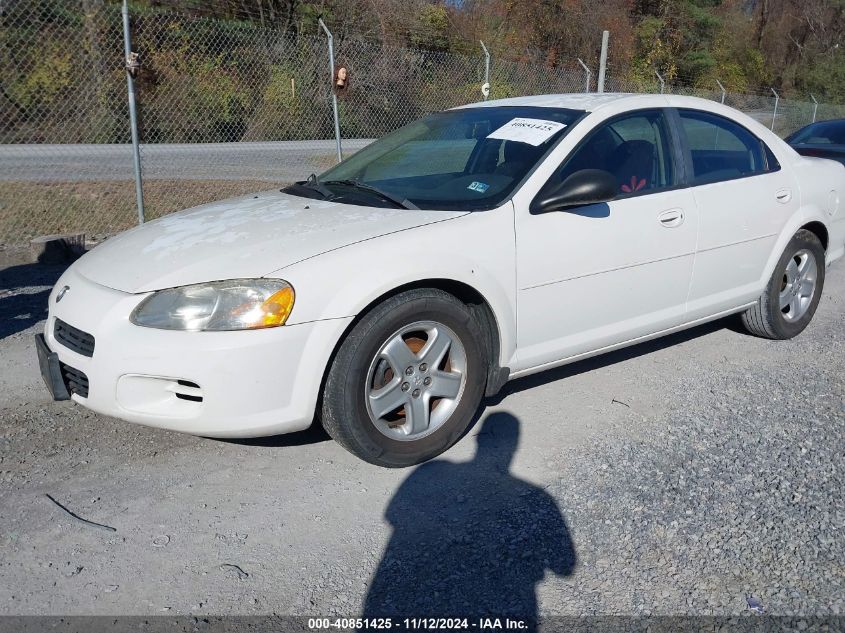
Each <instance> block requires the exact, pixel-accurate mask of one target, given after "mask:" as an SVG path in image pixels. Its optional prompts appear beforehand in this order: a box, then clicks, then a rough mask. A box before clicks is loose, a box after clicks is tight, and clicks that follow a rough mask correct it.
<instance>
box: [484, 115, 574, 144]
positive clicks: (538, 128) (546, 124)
mask: <svg viewBox="0 0 845 633" xmlns="http://www.w3.org/2000/svg"><path fill="white" fill-rule="evenodd" d="M565 127H566V125H564V124H563V123H558V122H557V121H546V120H544V119H522V118H516V119H511V120H510V121H508V122H507V123H505V124H504V125H503V126H502V127H500V128H499V129H497V130H495V131H494V132H492V133H491V134H489V135H488V136H487V138H497V139H502V140H504V141H517V142H519V143H528V144H529V145H534V146H537V145H542V144H543V143H545V142H546V141H548V140H549V139H550V138H551V137H552V136H554V135H555V134H557V133H558V132H560V131H561V130H562V129H563V128H565Z"/></svg>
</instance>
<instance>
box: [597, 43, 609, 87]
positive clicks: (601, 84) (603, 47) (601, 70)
mask: <svg viewBox="0 0 845 633" xmlns="http://www.w3.org/2000/svg"><path fill="white" fill-rule="evenodd" d="M609 40H610V31H602V34H601V61H600V62H599V85H598V88H597V90H598V93H599V94H601V93H603V92H604V76H605V74H606V73H607V45H608V41H609Z"/></svg>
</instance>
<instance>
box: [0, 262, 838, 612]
mask: <svg viewBox="0 0 845 633" xmlns="http://www.w3.org/2000/svg"><path fill="white" fill-rule="evenodd" d="M3 257H5V261H4V260H3ZM13 264H14V258H13V257H12V256H11V255H9V254H8V253H6V254H5V255H4V254H2V253H0V266H3V265H5V266H6V268H5V270H0V317H2V318H1V319H0V324H2V325H0V356H2V359H3V363H2V368H0V393H2V394H3V396H2V401H0V509H2V510H0V614H118V613H128V614H137V615H156V614H195V615H199V614H269V613H275V614H311V615H329V614H337V615H342V616H355V615H359V614H362V613H365V614H370V615H372V614H377V613H403V614H405V615H415V616H416V615H426V614H431V613H440V614H444V615H446V614H448V613H455V612H456V611H457V612H464V613H469V612H475V611H485V612H487V613H491V612H493V613H494V614H497V615H498V614H505V613H517V614H522V615H532V614H541V615H591V614H603V615H615V614H624V615H631V614H666V615H678V614H688V615H717V616H729V615H743V614H745V615H753V614H754V613H758V612H765V613H767V614H775V615H802V616H812V615H815V616H834V615H845V567H843V561H845V538H843V527H845V503H843V490H845V463H843V455H845V439H843V422H845V404H843V402H845V354H843V351H845V331H843V307H845V265H843V263H842V262H839V263H837V264H836V265H834V266H833V267H831V268H830V269H829V270H828V279H827V288H826V289H825V296H824V297H823V299H822V302H821V304H820V307H819V311H818V313H817V315H816V318H815V320H814V322H813V323H812V324H811V326H810V328H809V329H808V330H807V331H805V332H804V333H803V334H802V335H801V336H799V337H798V338H796V339H793V340H792V341H787V342H771V341H764V340H760V339H756V338H753V337H750V336H747V335H745V334H742V333H741V332H740V331H739V330H738V329H737V328H736V322H735V321H734V320H726V321H720V322H717V323H714V324H710V325H707V326H703V327H699V328H696V329H694V330H690V331H688V332H685V333H682V334H679V335H675V336H672V337H668V338H665V339H662V340H660V341H656V342H651V343H647V344H643V345H639V346H637V347H634V348H629V349H627V350H623V351H620V352H616V353H613V354H610V355H606V356H603V357H600V358H597V359H592V360H589V361H585V362H581V363H578V364H575V365H571V366H569V367H565V368H561V369H558V370H553V371H551V372H547V373H545V374H542V375H539V376H533V377H529V378H525V379H522V380H519V381H515V382H513V383H511V384H510V385H508V387H506V390H505V392H504V393H503V394H502V395H501V396H499V397H497V399H496V400H494V401H490V402H488V403H487V406H486V409H485V411H484V412H483V414H482V415H481V417H480V421H479V423H478V424H477V425H476V426H475V427H474V428H473V429H472V431H471V432H470V433H469V435H468V436H467V437H465V438H464V439H463V440H462V441H461V442H460V443H459V444H458V445H457V446H455V447H454V448H453V449H451V450H450V451H449V452H448V453H446V454H445V455H444V456H443V457H442V458H441V459H439V460H436V461H435V462H431V463H429V464H425V465H423V466H420V467H418V468H416V469H410V470H404V471H395V470H384V469H378V468H375V467H372V466H369V465H367V464H364V463H362V462H360V461H358V460H356V459H355V458H353V457H352V456H350V455H348V454H347V453H345V452H344V451H343V450H342V449H340V448H339V447H338V446H336V445H335V444H334V443H333V442H331V441H330V440H328V439H327V438H326V436H325V435H324V434H323V433H322V432H320V430H319V429H312V430H309V431H307V432H304V433H299V434H294V435H290V436H281V437H277V438H266V439H263V440H256V441H246V442H223V441H217V440H210V439H204V438H196V437H190V436H185V435H179V434H175V433H170V432H165V431H158V430H153V429H147V428H143V427H140V426H135V425H130V424H127V423H124V422H121V421H117V420H114V419H109V418H105V417H102V416H99V415H96V414H93V413H90V412H88V411H86V410H85V409H83V408H81V407H79V406H77V405H74V404H71V403H53V402H50V401H49V400H48V399H47V397H46V392H45V390H44V388H43V385H41V383H40V376H39V375H38V371H37V366H36V365H37V363H36V362H35V360H34V351H33V348H32V343H31V335H32V333H33V332H35V331H37V329H38V328H39V327H40V321H41V320H42V319H43V318H44V307H43V302H44V299H45V297H46V290H47V289H48V288H49V286H50V284H51V283H53V281H54V280H55V278H56V276H57V275H58V273H59V271H58V270H56V269H49V268H44V267H35V266H15V265H13ZM45 494H50V495H52V496H53V497H54V498H55V499H56V500H57V501H59V502H60V503H62V504H64V505H65V506H67V507H68V508H69V509H71V510H73V511H74V512H75V513H77V514H78V515H80V516H82V517H85V518H86V519H89V520H91V521H95V522H97V523H102V524H106V525H109V526H113V527H114V528H115V529H116V531H115V532H110V531H106V530H103V529H98V528H96V527H93V526H89V525H85V524H82V523H80V522H78V521H76V520H74V519H72V518H70V517H69V516H68V515H67V514H65V513H64V512H63V511H62V510H61V509H59V508H58V507H57V506H56V505H54V504H53V503H52V502H51V501H50V500H48V499H47V498H46V497H45ZM840 622H841V620H840Z"/></svg>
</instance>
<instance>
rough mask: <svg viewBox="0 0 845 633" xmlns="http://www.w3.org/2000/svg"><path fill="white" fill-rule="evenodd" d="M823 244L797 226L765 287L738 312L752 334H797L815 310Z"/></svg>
mask: <svg viewBox="0 0 845 633" xmlns="http://www.w3.org/2000/svg"><path fill="white" fill-rule="evenodd" d="M824 274H825V268H824V247H823V246H822V243H821V242H820V241H819V238H818V237H816V235H815V234H813V233H811V232H810V231H806V230H804V229H801V230H800V231H798V232H797V233H796V234H795V235H794V236H793V237H792V239H791V240H790V242H789V244H788V245H787V247H786V249H785V250H784V252H783V255H781V258H780V260H779V261H778V263H777V266H775V271H774V273H773V274H772V277H771V279H770V280H769V283H768V285H767V286H766V290H765V291H764V292H763V294H762V295H761V296H760V298H759V299H758V300H757V303H756V304H755V305H754V306H753V307H751V308H749V309H748V310H747V311H746V312H745V313H743V315H742V323H743V325H744V326H745V328H746V329H747V330H748V331H749V332H751V333H752V334H756V335H757V336H762V337H764V338H770V339H788V338H792V337H793V336H796V335H797V334H800V333H801V331H802V330H803V329H804V328H806V327H807V325H808V324H809V323H810V321H811V320H812V318H813V315H814V314H815V313H816V307H817V306H818V305H819V300H820V299H821V295H822V289H823V288H824Z"/></svg>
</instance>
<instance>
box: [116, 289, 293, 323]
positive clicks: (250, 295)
mask: <svg viewBox="0 0 845 633" xmlns="http://www.w3.org/2000/svg"><path fill="white" fill-rule="evenodd" d="M293 299H294V294H293V288H292V287H291V285H290V284H289V283H287V282H286V281H282V280H281V279H232V280H229V281H215V282H211V283H205V284H196V285H193V286H183V287H181V288H170V289H169V290H159V291H158V292H156V293H154V294H152V295H150V296H149V297H147V298H146V299H144V300H143V301H142V302H141V303H140V304H139V305H138V307H137V308H135V309H134V310H133V311H132V315H131V316H130V317H129V320H130V321H132V323H134V324H135V325H141V326H143V327H153V328H159V329H162V330H193V331H199V330H203V331H222V330H253V329H258V328H267V327H276V326H277V325H284V324H285V321H287V318H288V316H289V315H290V311H291V309H292V308H293Z"/></svg>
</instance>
